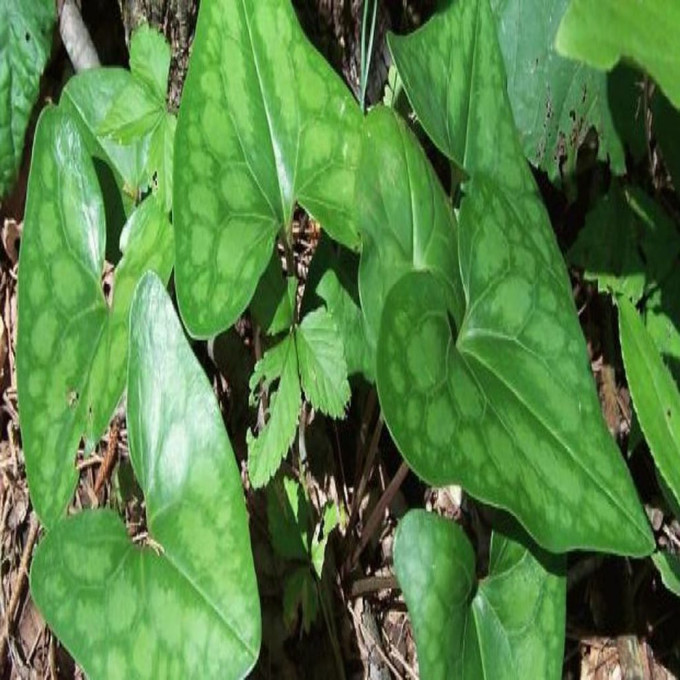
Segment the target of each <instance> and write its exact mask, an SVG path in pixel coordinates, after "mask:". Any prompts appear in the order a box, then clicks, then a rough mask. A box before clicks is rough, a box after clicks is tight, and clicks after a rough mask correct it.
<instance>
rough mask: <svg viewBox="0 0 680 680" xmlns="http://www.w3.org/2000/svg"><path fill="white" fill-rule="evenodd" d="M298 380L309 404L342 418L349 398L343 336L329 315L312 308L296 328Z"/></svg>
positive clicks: (324, 311)
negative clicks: (341, 336)
mask: <svg viewBox="0 0 680 680" xmlns="http://www.w3.org/2000/svg"><path fill="white" fill-rule="evenodd" d="M295 345H296V348H297V354H298V363H299V369H300V382H301V383H302V388H303V389H304V391H305V396H306V397H307V399H309V401H310V403H311V404H312V406H313V407H314V408H315V409H317V410H319V411H322V412H323V413H325V414H326V415H329V416H331V417H332V418H342V417H343V416H344V414H345V406H347V402H348V401H349V398H350V389H349V382H348V380H347V363H346V361H345V352H344V348H343V345H342V339H341V338H340V336H339V334H338V330H337V328H336V326H335V322H334V321H333V318H332V317H331V315H330V314H329V313H328V312H327V311H326V310H325V309H323V308H321V309H315V310H314V311H313V312H310V313H309V314H307V315H306V316H305V318H304V319H303V320H302V323H301V324H300V325H299V326H298V327H297V328H296V329H295Z"/></svg>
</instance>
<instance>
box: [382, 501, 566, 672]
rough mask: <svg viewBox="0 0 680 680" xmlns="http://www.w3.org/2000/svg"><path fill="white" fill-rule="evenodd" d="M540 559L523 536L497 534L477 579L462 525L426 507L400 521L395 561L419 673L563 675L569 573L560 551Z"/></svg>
mask: <svg viewBox="0 0 680 680" xmlns="http://www.w3.org/2000/svg"><path fill="white" fill-rule="evenodd" d="M539 554H540V555H541V557H540V561H539V559H537V558H536V557H534V556H533V555H532V553H531V552H530V551H529V550H528V549H527V548H526V547H524V546H523V545H521V544H520V543H517V542H515V541H514V540H511V539H510V538H506V537H505V536H502V535H500V534H494V535H493V537H492V547H491V562H490V569H489V571H490V573H489V576H488V577H487V578H486V579H483V580H482V581H481V582H480V583H479V584H478V583H477V579H476V577H475V556H474V552H473V550H472V546H471V545H470V542H469V541H468V539H467V537H466V536H465V534H464V532H463V530H462V529H461V528H460V527H459V526H458V525H457V524H454V523H453V522H450V521H448V520H445V519H443V518H441V517H437V516H435V515H431V514H428V513H426V512H424V511H422V510H416V511H412V512H410V513H408V514H407V515H406V517H405V518H404V519H403V520H402V521H401V522H400V524H399V526H398V527H397V534H396V537H395V541H394V568H395V571H396V574H397V578H398V580H399V584H400V585H401V588H402V591H403V593H404V598H405V600H406V605H407V607H408V609H409V613H410V615H411V621H412V623H413V630H414V633H415V638H416V645H417V649H418V663H419V666H420V674H421V677H423V678H428V679H429V680H437V679H439V678H441V680H448V678H461V679H462V680H467V679H469V680H486V679H488V680H496V679H499V680H505V679H506V678H507V680H517V678H528V677H536V678H546V680H549V679H550V678H559V677H561V669H562V653H563V644H564V625H565V624H564V622H565V605H566V579H565V578H564V566H563V562H562V561H561V560H560V559H559V558H555V557H548V556H546V555H544V554H541V553H540V551H539Z"/></svg>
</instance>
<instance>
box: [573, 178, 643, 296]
mask: <svg viewBox="0 0 680 680" xmlns="http://www.w3.org/2000/svg"><path fill="white" fill-rule="evenodd" d="M640 231H641V230H640V228H639V225H638V221H637V220H636V219H635V215H634V214H633V212H632V211H631V210H630V208H629V206H628V203H627V202H626V198H625V195H624V193H623V190H622V189H621V188H620V187H619V185H618V184H613V186H612V189H611V190H610V192H609V193H608V194H607V195H606V196H604V197H603V198H602V199H600V200H599V201H598V202H597V204H596V205H595V207H594V208H593V210H592V211H591V212H589V213H588V215H587V216H586V224H585V226H584V228H583V229H582V230H581V232H579V235H578V238H577V240H576V243H574V245H573V246H572V248H571V250H570V251H569V260H570V261H571V262H572V263H573V264H575V265H577V266H579V267H582V268H583V270H584V277H585V278H586V279H587V280H589V281H597V284H598V289H599V291H600V292H601V293H607V292H611V293H620V294H622V295H625V296H626V297H627V298H629V299H630V300H632V301H633V302H634V303H637V302H638V301H639V300H640V298H641V297H642V295H643V293H644V290H645V280H646V277H645V262H644V261H643V259H642V257H641V255H640V247H639V246H640V244H639V241H640Z"/></svg>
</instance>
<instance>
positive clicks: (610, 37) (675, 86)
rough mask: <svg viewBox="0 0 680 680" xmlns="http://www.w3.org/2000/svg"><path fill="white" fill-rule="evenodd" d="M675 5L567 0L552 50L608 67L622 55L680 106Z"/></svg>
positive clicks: (678, 8) (678, 9)
mask: <svg viewBox="0 0 680 680" xmlns="http://www.w3.org/2000/svg"><path fill="white" fill-rule="evenodd" d="M679 27H680V4H678V3H676V2H668V0H646V2H620V0H599V1H598V2H596V3H593V2H591V0H571V4H570V5H569V7H568V8H567V11H566V12H565V14H564V17H563V18H562V22H561V24H560V27H559V30H558V31H557V37H556V40H555V44H556V47H557V50H558V52H560V53H561V54H564V55H565V56H567V57H570V58H571V59H580V60H582V61H585V62H586V63H588V64H591V65H592V66H595V67H596V68H599V69H606V70H609V69H611V68H613V67H614V66H615V65H616V64H617V62H618V61H619V60H620V59H624V58H628V59H631V60H632V61H634V62H635V63H636V64H638V65H639V66H641V67H642V68H644V69H645V70H646V71H647V72H648V73H649V74H650V75H651V76H652V78H654V80H656V81H657V83H659V85H660V86H661V89H662V90H663V91H664V92H665V93H666V95H667V96H668V98H669V99H670V100H671V101H672V102H673V104H674V106H675V107H676V108H680V54H678V49H677V42H678V28H679Z"/></svg>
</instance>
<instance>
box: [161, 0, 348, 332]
mask: <svg viewBox="0 0 680 680" xmlns="http://www.w3.org/2000/svg"><path fill="white" fill-rule="evenodd" d="M360 125H361V113H360V110H359V107H358V105H357V104H356V102H355V101H354V100H353V98H352V96H351V94H350V92H349V90H348V89H347V88H346V87H345V85H344V84H343V83H342V82H341V80H340V79H339V77H338V76H337V75H336V74H335V73H334V72H333V70H332V69H331V67H330V66H329V65H328V64H327V63H326V62H325V61H324V60H323V58H322V57H321V56H320V55H319V54H318V53H317V52H316V51H315V50H314V49H313V48H312V46H311V45H310V43H309V41H308V40H307V38H306V37H305V35H304V33H303V32H302V29H301V28H300V26H299V24H298V22H297V18H296V16H295V12H294V11H293V8H292V7H291V4H290V0H259V1H258V2H244V0H204V1H203V2H202V3H201V9H200V13H199V18H198V27H197V29H196V40H195V43H194V48H193V53H192V56H191V64H190V67H189V74H188V77H187V81H186V85H185V87H184V94H183V98H182V105H181V107H180V114H179V122H178V125H177V147H176V158H175V161H176V162H175V200H174V207H175V227H176V232H177V252H178V257H177V272H176V284H177V294H178V299H179V303H180V310H181V312H182V316H183V318H184V321H185V323H186V325H187V327H188V329H189V331H190V332H191V333H192V335H195V336H200V337H206V336H209V335H212V334H215V333H216V332H218V331H219V330H222V329H224V328H227V327H228V326H230V325H231V324H232V323H233V322H234V321H235V320H236V318H237V317H238V315H239V314H240V313H241V312H242V311H243V310H244V309H245V307H246V306H247V304H248V302H249V301H250V299H251V298H252V295H253V293H254V291H255V288H256V286H257V282H258V280H259V278H260V275H261V274H262V273H263V271H264V270H265V268H266V267H267V264H268V262H269V258H270V256H271V252H272V247H273V244H274V240H275V238H276V235H277V233H279V232H280V231H282V230H283V231H286V232H287V230H288V227H289V223H290V220H291V216H292V212H293V208H294V206H295V201H296V200H297V201H299V203H300V204H301V205H302V206H303V207H304V208H306V209H307V210H308V211H309V212H310V213H311V214H312V215H313V216H314V217H315V218H316V219H318V220H319V222H320V223H321V224H322V225H323V228H324V229H325V230H327V231H328V232H329V233H330V235H331V236H333V237H334V238H335V239H337V240H339V241H340V242H342V243H344V244H346V245H348V246H350V247H352V248H357V247H358V244H359V238H358V234H357V231H356V228H355V226H354V224H353V216H354V208H355V203H354V180H355V167H356V163H357V157H358V152H359V128H360Z"/></svg>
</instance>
